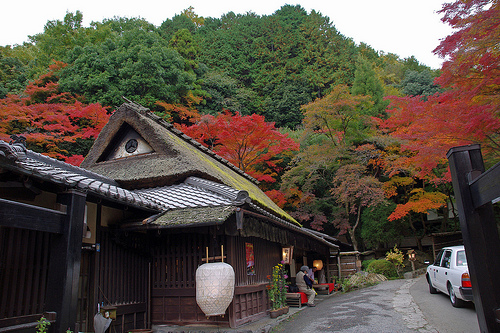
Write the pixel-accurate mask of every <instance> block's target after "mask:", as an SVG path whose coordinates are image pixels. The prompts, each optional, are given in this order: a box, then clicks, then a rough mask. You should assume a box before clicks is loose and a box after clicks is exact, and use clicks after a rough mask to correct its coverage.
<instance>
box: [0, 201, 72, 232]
mask: <svg viewBox="0 0 500 333" xmlns="http://www.w3.org/2000/svg"><path fill="white" fill-rule="evenodd" d="M65 218H66V213H65V212H62V211H58V210H53V209H48V208H43V207H38V206H33V205H29V204H25V203H21V202H16V201H10V200H5V199H0V225H1V226H4V227H13V228H21V229H28V230H36V231H43V232H50V233H56V234H60V233H62V224H63V220H64V219H65Z"/></svg>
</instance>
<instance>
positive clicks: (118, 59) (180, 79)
mask: <svg viewBox="0 0 500 333" xmlns="http://www.w3.org/2000/svg"><path fill="white" fill-rule="evenodd" d="M166 44H167V42H166V41H165V40H164V39H162V38H161V37H160V36H159V35H158V34H157V33H156V32H147V31H143V30H131V31H125V32H124V33H123V35H122V36H120V37H117V38H113V39H108V40H107V41H106V42H104V43H102V44H100V45H87V46H85V47H83V48H82V47H76V48H75V49H74V50H73V51H72V52H71V53H70V55H69V58H68V60H69V63H70V66H68V67H67V68H66V69H65V70H64V71H63V72H62V75H61V80H60V84H61V88H62V89H63V90H64V91H69V92H72V93H78V94H82V95H84V96H85V98H86V99H87V100H88V101H90V102H101V103H102V104H104V105H107V106H113V107H114V106H118V105H120V104H121V103H122V102H123V101H122V96H125V97H127V98H130V99H132V100H134V101H136V102H138V103H141V104H143V105H144V106H146V107H149V108H151V109H155V102H156V101H159V100H160V101H165V102H169V103H178V102H181V101H182V100H183V98H186V97H187V96H189V95H190V93H192V92H193V91H194V89H195V88H196V87H195V85H194V83H195V81H196V75H195V73H193V72H192V71H186V62H185V60H184V59H183V58H182V57H181V56H180V55H179V54H178V53H177V52H176V51H175V50H173V49H171V48H168V46H167V45H166Z"/></svg>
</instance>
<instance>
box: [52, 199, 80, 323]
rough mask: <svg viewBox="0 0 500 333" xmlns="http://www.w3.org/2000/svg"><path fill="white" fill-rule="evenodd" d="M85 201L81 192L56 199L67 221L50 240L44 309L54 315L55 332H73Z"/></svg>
mask: <svg viewBox="0 0 500 333" xmlns="http://www.w3.org/2000/svg"><path fill="white" fill-rule="evenodd" d="M85 199H86V195H85V194H84V193H82V192H79V191H75V190H70V191H66V192H64V193H60V194H58V198H57V201H58V203H60V204H61V205H64V206H66V209H67V218H66V219H65V221H64V223H63V226H62V234H60V235H54V237H53V238H52V240H51V249H50V265H49V273H48V275H49V276H48V286H47V295H46V299H47V307H46V309H47V311H53V312H56V313H57V321H56V323H55V325H54V332H65V331H66V330H67V329H68V328H70V329H71V330H74V329H75V322H76V315H77V303H78V282H79V279H80V260H81V256H82V239H83V222H84V221H83V220H84V216H85Z"/></svg>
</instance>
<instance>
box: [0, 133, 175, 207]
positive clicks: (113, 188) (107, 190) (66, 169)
mask: <svg viewBox="0 0 500 333" xmlns="http://www.w3.org/2000/svg"><path fill="white" fill-rule="evenodd" d="M0 167H2V168H5V169H10V170H15V171H17V172H19V173H21V174H24V175H26V176H30V177H35V178H38V179H40V180H45V181H50V182H52V183H55V184H61V185H64V186H67V187H69V188H75V189H79V190H83V191H88V192H91V193H93V194H95V195H97V196H100V197H105V198H108V199H110V200H113V201H119V202H123V203H126V204H128V205H130V206H135V207H140V208H149V209H152V210H157V211H163V210H165V209H167V207H166V206H165V205H163V204H162V203H161V202H160V201H156V200H155V199H153V198H146V197H143V196H141V195H140V194H138V193H134V192H131V191H129V190H126V189H123V188H120V187H119V186H118V184H117V183H116V182H115V181H114V180H112V179H110V178H107V177H104V176H102V175H98V174H96V173H93V172H90V171H88V170H85V169H82V168H79V167H76V166H72V165H70V164H67V163H64V162H61V161H58V160H56V159H53V158H50V157H47V156H44V155H41V154H38V153H35V152H33V151H30V150H27V149H26V148H25V147H24V146H23V145H22V144H17V143H14V144H9V143H7V142H5V141H2V140H0Z"/></svg>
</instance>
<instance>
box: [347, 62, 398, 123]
mask: <svg viewBox="0 0 500 333" xmlns="http://www.w3.org/2000/svg"><path fill="white" fill-rule="evenodd" d="M351 92H352V93H353V94H354V95H367V96H370V97H371V100H372V102H373V106H372V107H371V108H370V109H369V110H367V114H369V115H372V116H378V115H381V114H384V113H385V108H386V107H387V105H389V103H388V102H386V101H384V87H383V85H382V82H381V81H380V79H379V78H378V76H377V74H376V73H375V70H374V69H373V66H372V64H371V63H370V62H369V61H368V60H367V59H366V58H364V57H363V56H359V57H358V60H357V62H356V71H355V73H354V82H353V85H352V88H351Z"/></svg>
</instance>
